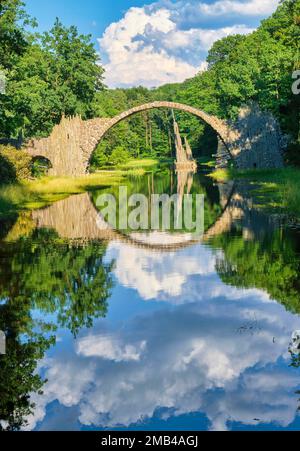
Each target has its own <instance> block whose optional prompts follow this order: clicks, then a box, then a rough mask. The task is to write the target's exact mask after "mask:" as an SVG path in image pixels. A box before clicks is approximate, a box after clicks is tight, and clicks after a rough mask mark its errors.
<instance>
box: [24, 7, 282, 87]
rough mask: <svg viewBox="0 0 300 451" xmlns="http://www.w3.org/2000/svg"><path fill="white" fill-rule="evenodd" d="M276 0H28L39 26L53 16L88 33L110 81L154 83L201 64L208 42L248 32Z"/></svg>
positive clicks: (112, 84) (49, 22)
mask: <svg viewBox="0 0 300 451" xmlns="http://www.w3.org/2000/svg"><path fill="white" fill-rule="evenodd" d="M278 3H279V0H157V1H153V0H152V1H147V0H114V1H113V2H112V4H110V3H108V2H105V1H99V0H98V1H97V0H76V1H74V0H73V1H72V0H64V2H61V0H51V2H46V1H43V2H41V1H40V0H27V1H26V5H27V10H28V12H29V13H30V14H31V15H32V16H34V17H36V18H37V20H38V22H39V28H40V30H42V31H43V30H47V29H49V28H50V27H51V25H52V24H53V22H54V20H55V18H56V17H59V18H60V19H61V20H62V21H63V23H65V24H66V25H73V24H74V25H77V27H78V28H79V30H80V32H82V33H90V34H91V35H92V37H93V41H94V43H95V46H96V49H97V50H98V51H99V53H100V56H101V59H102V62H103V64H104V65H105V69H106V83H107V84H108V85H109V86H110V87H119V86H120V87H130V86H137V85H143V86H147V87H154V86H159V85H162V84H164V83H172V82H181V81H183V80H185V79H186V78H189V77H192V76H194V75H195V74H196V73H197V72H199V71H200V70H205V68H206V63H205V59H206V56H207V52H208V50H209V48H210V47H211V45H212V44H213V43H214V42H215V41H216V40H218V39H220V38H223V37H225V36H228V35H230V34H236V33H241V34H247V33H250V32H252V31H253V30H254V29H255V28H256V27H257V26H258V25H259V23H260V21H261V20H262V19H263V18H265V17H268V16H269V15H271V14H272V13H273V11H275V9H276V7H277V5H278Z"/></svg>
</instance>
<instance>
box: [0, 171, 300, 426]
mask: <svg viewBox="0 0 300 451" xmlns="http://www.w3.org/2000/svg"><path fill="white" fill-rule="evenodd" d="M128 186H129V190H130V191H132V192H134V191H138V192H145V193H150V192H157V193H161V192H169V193H174V192H176V190H178V189H182V186H183V187H184V186H185V189H188V190H190V191H191V192H199V193H204V194H205V227H206V230H207V233H206V236H205V240H204V241H203V242H201V243H190V242H185V240H184V239H182V240H181V239H180V237H178V236H177V237H176V236H170V235H168V234H165V235H161V234H156V235H155V234H150V235H149V234H143V235H141V236H139V237H138V236H131V237H128V238H127V239H124V237H119V238H118V236H117V234H115V235H114V236H108V235H106V236H105V234H102V235H101V234H100V233H99V231H98V232H97V229H96V228H95V227H94V217H95V208H94V204H93V202H94V201H95V198H96V196H97V193H95V192H94V193H91V194H84V195H80V196H75V197H73V198H69V199H67V200H65V201H61V202H59V203H57V204H54V205H52V206H51V207H49V208H48V209H45V210H41V211H37V212H32V213H30V212H26V213H21V214H20V215H19V216H18V217H13V218H2V219H1V222H0V329H1V330H3V331H5V332H6V334H7V354H6V355H5V356H1V357H0V388H1V392H2V393H1V397H0V422H1V425H2V427H3V428H11V429H18V428H21V429H26V430H36V431H40V430H90V429H97V430H98V429H107V428H108V429H116V430H120V429H121V430H124V429H129V430H139V429H142V430H160V429H161V430H172V429H174V430H241V429H248V430H249V429H250V430H251V429H268V430H269V429H300V419H299V415H298V408H299V406H300V400H299V398H300V370H299V368H298V367H299V365H300V358H299V357H298V355H297V354H293V353H291V352H290V343H291V336H292V333H293V332H294V331H295V330H299V329H300V318H299V312H300V279H299V267H300V260H299V259H300V254H299V251H300V233H299V232H298V231H297V229H295V228H291V227H290V226H289V220H288V219H287V218H285V217H284V216H283V215H281V214H278V212H277V211H267V210H265V209H263V208H261V207H263V205H262V200H261V199H258V198H257V197H256V193H255V190H254V188H255V187H252V186H250V185H248V184H247V182H245V181H244V182H241V181H239V182H235V183H228V184H219V185H218V184H213V182H211V181H210V180H209V179H208V178H207V177H204V175H203V174H198V175H197V176H194V177H193V178H192V180H191V179H190V178H188V177H187V178H185V177H183V179H180V180H177V178H176V176H175V175H174V174H173V173H172V172H170V171H169V170H164V171H162V172H161V173H156V174H154V175H153V176H152V175H146V176H145V177H142V178H139V179H132V180H131V181H130V182H129V184H128ZM179 187H181V188H179ZM108 191H113V190H108ZM87 218H88V219H87ZM181 238H183V237H181Z"/></svg>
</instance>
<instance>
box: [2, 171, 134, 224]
mask: <svg viewBox="0 0 300 451" xmlns="http://www.w3.org/2000/svg"><path fill="white" fill-rule="evenodd" d="M130 174H135V171H127V172H126V173H125V172H124V171H111V172H101V173H97V174H91V175H87V176H84V177H44V178H41V179H38V180H33V181H22V182H20V183H18V184H12V185H5V186H2V187H0V215H7V214H11V213H14V212H16V211H20V210H33V209H37V208H42V207H44V206H46V205H49V204H50V203H52V202H55V201H57V200H61V199H64V198H66V197H68V196H70V195H72V194H79V193H83V192H85V191H92V190H96V189H99V188H104V187H108V186H112V185H116V184H119V183H120V182H121V181H122V180H123V179H124V176H125V175H130Z"/></svg>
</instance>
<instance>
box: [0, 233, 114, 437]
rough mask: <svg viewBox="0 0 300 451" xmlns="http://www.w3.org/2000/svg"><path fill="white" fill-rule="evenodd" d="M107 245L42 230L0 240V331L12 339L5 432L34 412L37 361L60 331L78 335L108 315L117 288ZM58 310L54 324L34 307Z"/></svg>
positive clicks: (1, 412)
mask: <svg viewBox="0 0 300 451" xmlns="http://www.w3.org/2000/svg"><path fill="white" fill-rule="evenodd" d="M105 250H106V245H105V244H103V243H99V242H98V243H89V244H86V245H80V244H77V245H76V244H69V243H68V242H66V241H63V240H61V239H60V238H59V237H58V236H57V234H56V233H55V232H54V231H50V230H44V229H40V230H37V231H34V232H33V233H32V234H31V235H30V236H28V237H27V238H20V239H19V240H18V241H17V242H15V243H12V244H8V243H3V242H1V243H0V260H1V265H0V299H1V301H0V330H3V331H4V332H5V334H6V337H7V342H6V355H3V356H0V393H1V396H0V430H1V429H2V430H3V429H4V430H18V429H20V428H21V427H22V426H24V424H25V422H26V421H25V418H26V417H27V416H28V415H29V414H30V413H31V412H32V410H33V409H34V405H33V404H32V403H31V401H30V395H31V394H32V393H33V392H37V393H41V390H42V387H43V384H44V383H45V382H46V381H44V380H43V379H42V378H41V377H40V376H39V375H38V374H37V371H36V370H37V365H38V361H39V360H40V359H42V358H43V356H44V354H45V352H46V350H47V349H49V347H50V346H51V345H53V344H55V341H56V337H55V330H56V328H58V327H64V328H67V329H69V330H70V331H71V333H72V334H73V335H74V336H76V335H77V334H78V332H79V330H80V329H81V328H83V327H91V326H92V325H93V321H94V319H96V318H99V317H104V316H105V315H106V312H107V300H108V298H109V297H110V292H111V288H112V278H111V269H112V266H111V265H106V264H104V263H103V256H104V254H105ZM36 310H38V311H39V312H41V313H42V315H43V317H44V316H45V315H50V314H55V322H50V321H49V322H47V321H46V320H45V319H35V318H34V316H36V315H34V311H36Z"/></svg>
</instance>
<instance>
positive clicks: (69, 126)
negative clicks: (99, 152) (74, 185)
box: [26, 101, 241, 176]
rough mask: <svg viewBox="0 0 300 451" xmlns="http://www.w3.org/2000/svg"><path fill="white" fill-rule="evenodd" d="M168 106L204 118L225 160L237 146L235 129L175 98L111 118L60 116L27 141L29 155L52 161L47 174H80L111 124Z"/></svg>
mask: <svg viewBox="0 0 300 451" xmlns="http://www.w3.org/2000/svg"><path fill="white" fill-rule="evenodd" d="M157 108H168V109H174V110H180V111H183V112H185V113H190V114H192V115H194V116H196V117H198V118H199V119H202V120H203V121H204V122H206V123H207V124H208V125H209V126H210V127H211V128H212V129H213V130H215V132H216V133H217V135H218V136H219V138H220V141H221V142H222V144H223V146H222V152H223V155H225V160H226V159H227V160H229V159H231V158H234V157H236V156H237V155H238V154H239V153H240V151H241V149H240V148H239V145H238V142H239V141H238V140H239V133H238V132H237V131H236V130H235V129H234V128H231V127H230V126H229V125H228V124H227V122H226V121H224V120H222V119H219V118H217V117H216V116H212V115H209V114H207V113H205V112H204V111H201V110H199V109H197V108H194V107H191V106H188V105H184V104H182V103H176V102H165V101H155V102H151V103H146V104H143V105H140V106H136V107H134V108H131V109H129V110H127V111H124V112H123V113H121V114H118V115H117V116H115V117H113V118H95V119H90V120H82V119H81V118H80V117H78V116H75V117H68V118H66V117H63V118H62V120H61V122H60V124H58V125H56V126H55V127H54V129H53V130H52V133H51V135H50V136H49V137H48V138H42V139H34V140H31V141H30V142H29V143H28V144H27V146H26V147H27V152H28V153H29V154H30V155H31V156H32V157H35V156H42V157H45V158H47V159H48V160H49V161H51V163H52V168H51V171H50V172H49V175H53V176H65V175H67V176H80V175H84V174H86V172H87V171H88V168H89V163H90V159H91V156H92V154H93V152H94V150H95V149H96V147H97V145H98V144H99V143H100V142H101V140H102V139H103V137H104V136H105V134H106V133H107V132H108V131H109V130H110V129H111V128H112V127H114V126H115V125H117V124H118V123H120V122H121V121H123V120H124V119H127V118H129V117H130V116H133V115H135V114H137V113H140V112H144V111H148V110H152V109H157Z"/></svg>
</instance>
